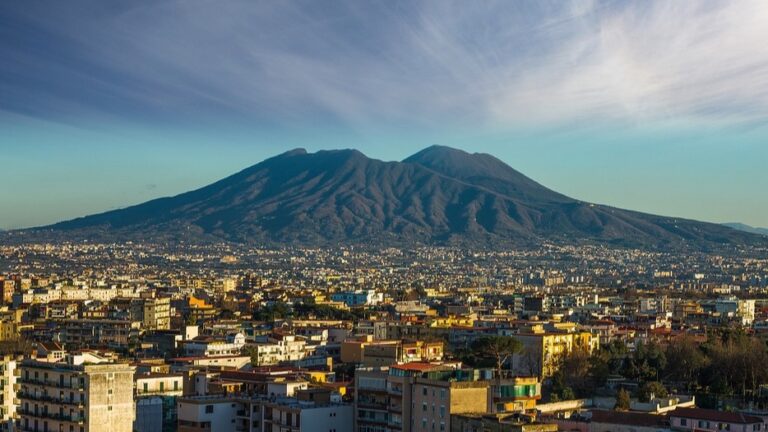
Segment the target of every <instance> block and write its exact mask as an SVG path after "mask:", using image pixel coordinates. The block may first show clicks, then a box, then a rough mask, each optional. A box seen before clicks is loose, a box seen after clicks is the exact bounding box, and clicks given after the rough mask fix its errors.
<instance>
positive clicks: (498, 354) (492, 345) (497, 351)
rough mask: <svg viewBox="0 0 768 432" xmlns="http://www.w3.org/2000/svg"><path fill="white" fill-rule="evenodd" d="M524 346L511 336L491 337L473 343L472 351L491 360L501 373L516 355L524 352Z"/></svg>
mask: <svg viewBox="0 0 768 432" xmlns="http://www.w3.org/2000/svg"><path fill="white" fill-rule="evenodd" d="M522 348H523V345H522V344H521V343H520V341H518V340H517V339H515V338H512V337H509V336H490V337H484V338H482V339H478V340H476V341H474V342H473V343H472V351H473V352H474V353H476V355H478V356H479V357H481V358H483V357H485V358H490V359H492V360H494V361H495V362H496V372H497V373H500V372H501V369H502V367H503V366H504V364H505V363H506V362H507V360H509V359H510V357H512V356H513V355H514V354H515V353H518V352H520V351H522Z"/></svg>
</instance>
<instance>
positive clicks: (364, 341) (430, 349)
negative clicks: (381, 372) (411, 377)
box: [341, 335, 445, 366]
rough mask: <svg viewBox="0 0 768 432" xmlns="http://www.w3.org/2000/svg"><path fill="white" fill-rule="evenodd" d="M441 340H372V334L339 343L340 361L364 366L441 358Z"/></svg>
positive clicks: (442, 348) (437, 359)
mask: <svg viewBox="0 0 768 432" xmlns="http://www.w3.org/2000/svg"><path fill="white" fill-rule="evenodd" d="M444 345H445V344H444V343H443V341H434V342H424V341H402V340H374V338H373V336H372V335H366V336H362V337H360V338H358V339H355V340H347V341H344V342H342V344H341V361H342V362H344V363H355V364H362V365H364V366H389V365H392V364H396V363H407V362H414V361H426V362H429V361H439V360H442V359H443V352H444Z"/></svg>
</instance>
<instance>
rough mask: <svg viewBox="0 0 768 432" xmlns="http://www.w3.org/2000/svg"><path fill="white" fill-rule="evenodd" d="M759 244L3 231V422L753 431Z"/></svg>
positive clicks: (79, 426)
mask: <svg viewBox="0 0 768 432" xmlns="http://www.w3.org/2000/svg"><path fill="white" fill-rule="evenodd" d="M744 256H749V257H750V258H744ZM755 256H760V253H755V252H754V251H752V252H751V253H750V254H749V255H745V254H739V253H732V254H723V255H714V254H704V253H697V254H674V253H652V252H643V251H639V250H628V249H610V248H606V247H597V246H595V247H590V246H583V247H579V248H576V247H563V246H554V245H545V246H543V247H542V248H540V249H538V250H525V251H508V252H498V251H495V252H492V251H474V252H470V251H465V250H460V249H452V248H436V247H424V248H418V249H414V250H401V249H396V248H387V249H378V250H375V249H373V248H371V249H368V250H366V249H364V248H352V247H340V248H339V249H337V250H327V249H325V250H323V249H300V248H292V249H275V250H270V249H249V248H247V247H245V246H233V245H231V244H211V245H203V246H201V245H189V246H187V245H183V244H176V245H173V246H169V245H163V244H133V243H126V244H93V243H72V244H60V245H54V244H25V245H13V246H2V247H0V272H1V274H2V276H0V287H2V308H1V309H0V348H2V359H1V362H0V363H1V364H0V371H1V372H2V374H3V379H2V380H0V386H2V388H1V389H0V391H2V397H0V401H1V402H2V407H0V415H1V416H2V422H3V429H2V430H8V431H12V430H19V431H44V432H48V431H64V432H66V431H81V432H86V431H88V432H93V431H136V432H160V431H188V432H191V431H216V432H219V431H254V432H255V431H270V432H277V431H291V432H293V431H323V432H325V431H328V432H347V431H349V432H351V431H356V432H389V431H403V432H410V431H413V432H432V431H452V432H476V431H477V432H480V431H536V432H555V431H569V432H570V431H583V432H607V431H626V432H637V431H649V432H650V431H671V430H675V431H687V430H711V431H722V430H726V431H739V432H757V431H761V430H763V429H764V428H765V427H768V366H767V365H768V349H767V348H766V337H767V336H768V296H767V295H766V291H768V258H762V259H760V258H754V257H755Z"/></svg>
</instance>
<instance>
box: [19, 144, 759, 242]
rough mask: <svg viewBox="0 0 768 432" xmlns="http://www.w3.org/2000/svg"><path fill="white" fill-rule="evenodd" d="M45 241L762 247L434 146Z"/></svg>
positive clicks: (153, 210)
mask: <svg viewBox="0 0 768 432" xmlns="http://www.w3.org/2000/svg"><path fill="white" fill-rule="evenodd" d="M32 232H33V233H35V234H37V235H43V236H63V237H67V238H68V237H73V238H91V239H101V238H122V239H154V240H157V239H190V240H198V241H199V240H206V239H212V240H218V239H226V240H230V241H236V242H253V243H283V244H284V243H290V244H308V245H323V244H326V245H327V244H337V243H339V242H346V243H363V242H365V243H368V244H370V243H381V244H388V243H397V244H414V243H430V244H446V243H451V244H468V245H469V244H472V245H482V246H493V245H496V246H507V245H537V244H540V243H541V242H542V241H557V242H564V243H569V244H580V243H584V242H594V243H606V242H607V243H611V244H615V245H623V246H633V247H645V248H666V247H687V246H691V247H696V248H708V247H712V246H716V245H723V244H726V245H749V244H757V243H760V242H761V241H763V240H764V239H762V238H760V237H758V236H754V235H751V234H748V233H744V232H740V231H737V230H733V229H731V228H728V227H725V226H722V225H717V224H709V223H702V222H696V221H691V220H686V219H679V218H669V217H661V216H653V215H648V214H643V213H638V212H633V211H626V210H621V209H617V208H613V207H608V206H603V205H597V204H591V203H586V202H582V201H579V200H575V199H572V198H569V197H567V196H565V195H562V194H560V193H557V192H555V191H552V190H550V189H547V188H546V187H544V186H542V185H540V184H538V183H536V182H535V181H533V180H531V179H530V178H528V177H526V176H525V175H523V174H521V173H520V172H518V171H516V170H514V169H513V168H511V167H510V166H508V165H507V164H505V163H504V162H502V161H500V160H499V159H496V158H495V157H493V156H490V155H487V154H477V153H475V154H469V153H466V152H464V151H461V150H456V149H452V148H448V147H440V146H433V147H429V148H427V149H424V150H422V151H420V152H418V153H416V154H414V155H413V156H411V157H409V158H407V159H405V160H403V161H402V162H384V161H380V160H375V159H371V158H368V157H366V156H365V155H364V154H362V153H360V152H359V151H356V150H331V151H319V152H316V153H307V152H306V151H305V150H303V149H296V150H292V151H289V152H287V153H283V154H281V155H278V156H275V157H273V158H270V159H267V160H264V161H263V162H261V163H258V164H256V165H254V166H251V167H250V168H247V169H245V170H243V171H241V172H239V173H237V174H234V175H232V176H230V177H227V178H225V179H223V180H220V181H218V182H216V183H213V184H211V185H208V186H206V187H203V188H201V189H198V190H194V191H191V192H187V193H183V194H181V195H177V196H174V197H168V198H160V199H156V200H153V201H149V202H146V203H144V204H140V205H136V206H132V207H128V208H125V209H120V210H114V211H109V212H106V213H101V214H97V215H92V216H86V217H82V218H78V219H74V220H70V221H66V222H61V223H57V224H55V225H52V226H49V227H43V228H39V229H36V230H33V231H32Z"/></svg>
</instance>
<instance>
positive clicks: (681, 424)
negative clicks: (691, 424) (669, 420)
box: [680, 419, 688, 426]
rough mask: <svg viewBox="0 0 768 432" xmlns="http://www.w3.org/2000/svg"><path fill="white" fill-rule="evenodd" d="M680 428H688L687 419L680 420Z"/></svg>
mask: <svg viewBox="0 0 768 432" xmlns="http://www.w3.org/2000/svg"><path fill="white" fill-rule="evenodd" d="M680 426H688V419H680Z"/></svg>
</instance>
